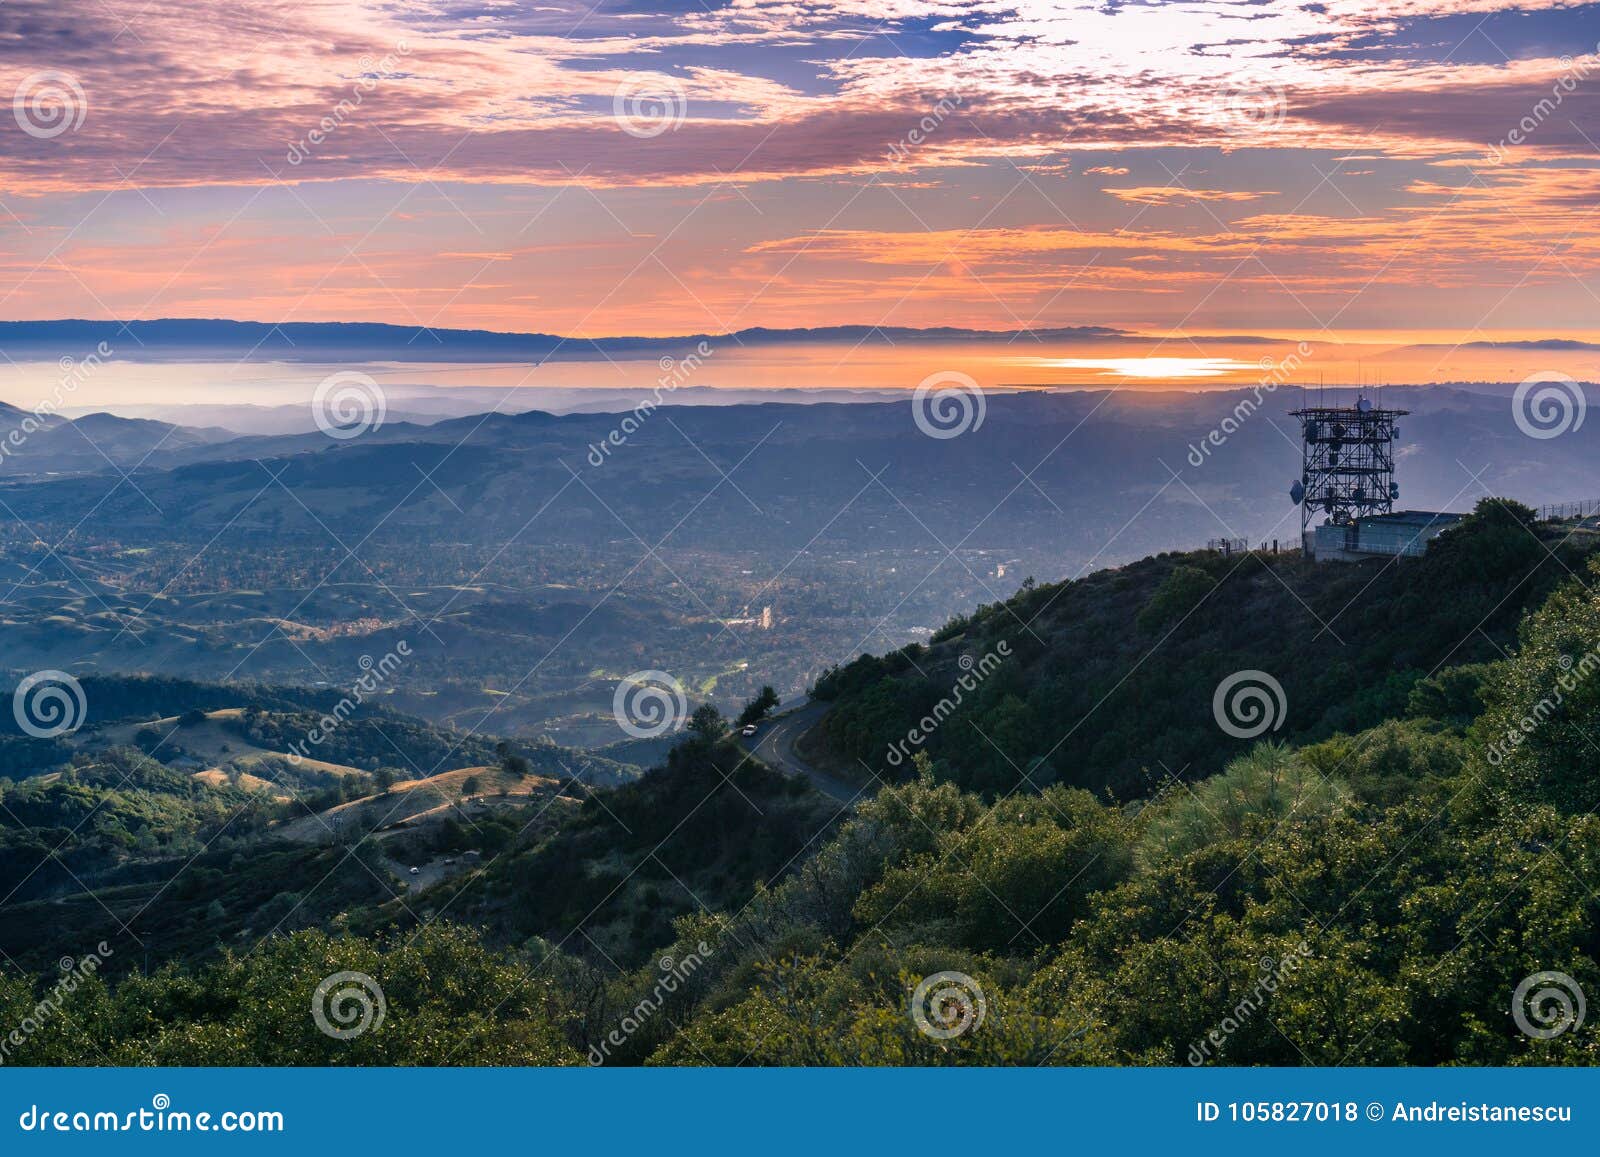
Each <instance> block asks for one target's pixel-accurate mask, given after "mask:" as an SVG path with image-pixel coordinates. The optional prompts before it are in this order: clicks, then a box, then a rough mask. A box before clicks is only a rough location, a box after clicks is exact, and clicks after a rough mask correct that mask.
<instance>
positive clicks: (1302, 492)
mask: <svg viewBox="0 0 1600 1157" xmlns="http://www.w3.org/2000/svg"><path fill="white" fill-rule="evenodd" d="M1305 496H1306V484H1305V483H1304V482H1301V481H1300V479H1298V478H1296V479H1295V480H1294V484H1293V485H1291V486H1290V487H1289V501H1290V502H1293V503H1294V504H1295V505H1296V506H1299V505H1300V503H1301V502H1302V501H1304V500H1305Z"/></svg>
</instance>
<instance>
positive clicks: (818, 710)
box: [734, 702, 869, 807]
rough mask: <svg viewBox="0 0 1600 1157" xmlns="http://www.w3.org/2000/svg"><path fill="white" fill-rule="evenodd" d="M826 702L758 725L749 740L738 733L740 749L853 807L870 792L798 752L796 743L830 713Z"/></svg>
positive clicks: (805, 707)
mask: <svg viewBox="0 0 1600 1157" xmlns="http://www.w3.org/2000/svg"><path fill="white" fill-rule="evenodd" d="M829 707H830V705H829V704H827V703H819V702H808V703H806V704H805V705H804V706H803V707H797V708H795V709H794V710H792V711H787V712H785V713H784V714H782V715H779V716H777V717H776V718H774V719H771V720H768V721H767V722H765V723H760V724H758V725H757V727H758V730H757V731H756V733H755V734H754V735H752V736H750V737H748V738H746V737H745V736H743V735H739V734H737V733H735V735H734V738H735V739H736V740H737V741H738V743H739V746H741V747H743V748H744V749H745V750H746V751H748V752H750V753H751V754H752V755H754V756H756V758H758V759H760V760H761V762H763V763H765V764H766V765H767V766H768V767H775V768H777V769H778V770H779V771H781V772H783V774H784V775H792V776H798V777H800V778H803V779H806V780H809V781H810V783H811V786H812V787H814V788H816V789H817V790H818V791H820V792H821V793H822V794H823V795H825V796H827V797H828V798H829V799H832V800H837V801H838V802H839V803H842V804H844V805H845V806H846V807H854V806H855V805H856V803H858V802H859V801H860V800H861V799H863V798H865V797H866V796H867V795H868V794H869V792H867V791H865V790H863V789H862V788H859V787H854V786H852V785H850V784H848V783H846V782H845V781H844V780H842V779H839V778H838V777H837V776H833V775H829V774H828V773H827V772H825V771H821V770H818V769H817V768H815V767H813V766H812V765H811V764H809V763H807V762H806V761H805V759H804V758H803V757H802V756H801V755H800V753H799V752H798V751H797V750H796V749H795V743H796V742H797V741H798V740H799V738H800V737H801V736H802V735H804V734H805V733H806V732H807V731H809V730H811V728H812V727H814V726H816V724H817V721H818V720H820V719H821V718H822V717H823V716H824V715H826V714H827V713H828V709H829Z"/></svg>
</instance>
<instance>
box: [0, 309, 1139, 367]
mask: <svg viewBox="0 0 1600 1157" xmlns="http://www.w3.org/2000/svg"><path fill="white" fill-rule="evenodd" d="M1127 336H1130V335H1129V334H1128V332H1127V331H1125V330H1121V329H1112V328H1108V327H1105V326H1092V325H1091V326H1066V327H1057V328H1049V329H1018V330H979V329H963V328H959V327H953V326H939V327H935V328H931V329H915V328H911V327H907V326H875V325H839V326H825V327H821V328H815V329H770V328H767V327H764V326H755V327H751V328H749V329H741V330H736V331H734V332H732V333H726V334H708V333H696V334H684V335H682V336H668V337H638V336H626V335H624V336H618V337H600V338H582V337H563V336H560V335H557V334H548V333H508V332H501V331H495V330H483V329H440V328H432V327H426V326H406V325H389V324H385V323H380V322H322V321H307V322H261V321H232V320H228V319H225V318H156V319H153V320H149V321H91V320H87V319H81V318H65V319H61V320H52V321H6V322H0V349H3V350H22V351H26V350H28V349H40V350H46V349H47V350H51V351H57V350H63V349H74V348H84V347H93V346H95V345H97V344H98V343H100V342H105V343H107V344H108V345H109V346H110V347H111V348H112V349H114V350H115V351H116V356H118V357H119V358H131V359H134V360H158V359H161V358H170V357H172V356H173V355H174V353H175V352H178V351H181V352H182V353H183V354H185V355H187V356H190V357H192V356H195V355H197V354H213V355H218V356H221V355H224V354H225V355H227V356H230V357H237V358H272V359H274V360H290V361H313V360H317V358H318V357H319V356H327V355H334V354H336V355H338V356H339V357H341V358H350V357H355V356H359V357H363V358H371V359H377V360H383V359H386V358H394V357H396V356H397V355H400V354H403V355H404V357H403V359H401V360H405V361H422V362H426V361H478V360H481V361H501V360H524V359H532V358H549V357H556V356H560V357H565V358H573V359H578V358H583V357H586V356H588V357H600V356H603V355H607V354H615V353H637V352H643V351H655V350H678V349H685V348H692V347H694V346H695V345H697V344H698V343H700V342H712V343H719V344H722V343H731V344H734V345H739V346H749V345H778V344H795V343H800V344H807V343H810V344H819V345H821V344H834V343H851V344H856V343H867V342H882V343H885V344H894V343H896V342H906V341H919V342H1005V343H1010V342H1016V341H1019V340H1021V341H1039V342H1042V341H1052V342H1061V341H1088V340H1094V339H1104V338H1117V337H1127Z"/></svg>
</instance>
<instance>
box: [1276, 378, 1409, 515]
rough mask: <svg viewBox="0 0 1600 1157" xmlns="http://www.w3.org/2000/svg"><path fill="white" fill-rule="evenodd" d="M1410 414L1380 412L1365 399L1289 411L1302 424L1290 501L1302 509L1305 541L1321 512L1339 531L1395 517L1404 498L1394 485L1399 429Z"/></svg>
mask: <svg viewBox="0 0 1600 1157" xmlns="http://www.w3.org/2000/svg"><path fill="white" fill-rule="evenodd" d="M1408 413H1410V411H1409V410H1386V409H1381V408H1379V407H1377V406H1374V405H1373V404H1372V402H1371V401H1369V400H1368V399H1367V398H1366V397H1365V396H1361V397H1358V398H1357V400H1356V403H1355V405H1353V406H1324V405H1317V406H1308V407H1306V408H1305V409H1300V410H1293V411H1290V417H1294V418H1299V419H1300V434H1301V441H1302V450H1301V460H1300V477H1299V478H1297V479H1295V481H1294V484H1293V485H1292V486H1290V487H1289V497H1290V498H1291V499H1292V500H1293V501H1294V502H1295V504H1296V505H1297V506H1299V507H1300V534H1301V537H1302V539H1304V538H1305V536H1306V532H1307V530H1308V528H1309V527H1310V526H1311V521H1312V519H1313V517H1315V513H1316V512H1317V511H1319V510H1320V511H1323V512H1325V513H1326V514H1327V519H1326V521H1327V522H1330V523H1333V524H1334V525H1336V526H1347V525H1349V524H1350V523H1352V522H1354V521H1355V520H1356V519H1359V518H1363V517H1366V516H1370V515H1374V514H1392V513H1393V512H1394V503H1395V499H1397V498H1399V497H1400V487H1399V485H1398V484H1397V483H1396V482H1395V480H1394V444H1395V439H1396V438H1397V437H1399V429H1398V427H1397V426H1396V424H1395V423H1396V420H1397V419H1399V418H1401V417H1404V416H1405V415H1406V414H1408Z"/></svg>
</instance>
